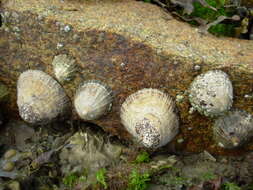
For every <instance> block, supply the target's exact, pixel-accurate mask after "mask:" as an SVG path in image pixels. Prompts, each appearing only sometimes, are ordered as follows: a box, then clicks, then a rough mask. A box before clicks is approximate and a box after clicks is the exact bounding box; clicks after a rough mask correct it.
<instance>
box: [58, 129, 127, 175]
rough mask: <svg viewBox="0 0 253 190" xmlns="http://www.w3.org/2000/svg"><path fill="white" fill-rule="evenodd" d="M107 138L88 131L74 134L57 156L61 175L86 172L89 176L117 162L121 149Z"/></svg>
mask: <svg viewBox="0 0 253 190" xmlns="http://www.w3.org/2000/svg"><path fill="white" fill-rule="evenodd" d="M107 138H108V137H105V136H104V135H103V134H101V133H95V132H93V131H92V130H89V129H85V130H83V131H79V132H76V133H75V134H74V135H73V136H71V137H70V138H69V140H68V144H67V145H66V146H65V147H64V148H62V150H61V152H60V154H59V158H60V164H61V170H62V173H63V174H64V175H68V174H70V173H79V174H82V173H83V172H84V171H87V172H88V174H89V175H90V174H94V173H95V172H96V171H97V170H98V169H100V168H104V167H106V166H109V165H111V164H114V163H116V162H117V161H119V158H120V154H121V151H122V147H121V146H120V145H116V144H113V143H111V142H110V141H109V139H107Z"/></svg>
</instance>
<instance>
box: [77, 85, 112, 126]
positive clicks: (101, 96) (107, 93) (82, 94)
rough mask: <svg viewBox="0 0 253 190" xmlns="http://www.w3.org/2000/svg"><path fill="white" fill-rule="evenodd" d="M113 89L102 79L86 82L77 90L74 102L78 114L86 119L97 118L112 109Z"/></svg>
mask: <svg viewBox="0 0 253 190" xmlns="http://www.w3.org/2000/svg"><path fill="white" fill-rule="evenodd" d="M112 100H113V95H112V90H111V89H110V88H109V87H108V86H107V85H105V84H103V83H101V82H100V81H96V80H90V81H86V82H84V83H83V84H82V85H81V86H80V87H79V89H78V90H77V93H76V96H75V100H74V104H75V109H76V112H77V113H78V115H79V116H80V117H81V118H82V119H83V120H86V121H90V120H95V119H98V118H100V117H101V116H102V115H105V114H106V113H107V112H108V111H110V109H111V106H112Z"/></svg>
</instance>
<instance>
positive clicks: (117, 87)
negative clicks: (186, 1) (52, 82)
mask: <svg viewBox="0 0 253 190" xmlns="http://www.w3.org/2000/svg"><path fill="white" fill-rule="evenodd" d="M1 17H2V19H1V20H2V21H3V24H2V26H1V27H0V66H1V67H0V81H3V82H4V83H5V84H7V85H8V87H9V88H10V100H9V103H8V106H7V109H6V111H8V110H9V113H15V114H17V113H18V112H17V105H16V81H17V78H18V76H19V75H20V73H21V72H23V71H25V70H27V69H40V70H43V71H45V72H47V73H48V74H50V75H51V76H54V73H53V66H52V61H53V58H54V56H56V55H59V54H66V55H69V56H71V57H73V58H74V59H75V60H76V62H75V63H76V66H77V67H78V69H77V70H78V72H77V73H76V77H75V78H74V80H72V81H71V82H69V83H67V84H64V85H63V86H64V88H65V89H66V91H67V93H68V95H69V96H70V97H71V98H73V96H74V92H75V91H76V89H77V87H78V85H79V84H80V83H81V82H82V81H83V80H88V79H89V80H90V79H97V80H101V81H103V82H105V83H106V84H108V85H109V86H110V87H111V88H112V90H113V91H114V93H115V99H114V102H113V106H112V111H111V112H110V113H109V114H107V115H106V116H105V117H103V118H101V119H99V120H96V121H95V123H96V124H98V125H100V126H102V127H103V129H105V130H106V131H109V132H110V133H112V134H114V135H118V136H120V137H121V138H123V139H130V135H129V134H128V133H127V132H126V130H124V128H123V126H122V125H121V124H120V118H119V110H120V105H121V104H122V102H123V101H124V100H125V99H126V97H127V96H129V95H130V94H132V93H134V92H136V91H137V90H139V89H142V88H158V89H160V90H163V91H164V92H166V93H168V94H169V95H170V96H171V97H174V98H176V97H177V96H178V95H180V96H181V95H182V96H184V97H187V89H188V87H189V85H190V83H191V82H192V80H193V78H194V77H195V76H197V75H198V74H201V73H203V72H206V71H208V70H210V69H221V70H223V71H225V72H226V73H227V74H228V75H229V77H230V79H231V81H232V84H233V88H234V95H235V100H234V104H233V106H234V107H236V108H240V109H244V110H245V111H248V112H249V113H251V114H252V113H253V99H252V98H245V97H246V95H248V94H251V93H252V91H253V53H252V52H253V42H252V41H247V40H239V39H231V38H217V37H214V36H211V35H209V34H208V35H203V34H201V33H199V31H198V29H196V28H192V27H191V26H189V25H188V24H186V23H182V22H179V21H178V20H176V19H174V18H172V17H171V16H170V15H168V14H167V13H165V12H163V10H162V9H160V8H159V7H157V6H155V5H151V4H147V3H143V2H136V1H133V0H124V1H117V2H110V1H109V2H108V1H106V2H104V1H102V2H99V3H96V2H89V1H88V2H83V3H80V2H79V1H59V0H52V1H47V0H22V1H16V0H5V1H3V2H2V5H1ZM196 66H197V67H196ZM195 68H198V69H195ZM6 105H7V104H6ZM177 107H178V110H179V114H180V120H181V121H180V127H181V133H180V134H179V135H178V136H177V138H176V139H180V138H183V139H184V142H183V143H181V144H176V146H177V148H179V149H180V148H182V149H184V150H185V151H189V152H197V151H201V150H204V149H206V150H208V151H209V152H212V153H216V154H219V153H227V154H228V153H231V152H229V151H226V152H224V150H223V149H221V148H218V147H217V146H214V143H213V141H212V130H211V126H212V124H213V121H212V120H210V119H208V118H206V117H204V116H200V115H199V114H198V113H193V114H189V109H190V104H189V101H188V99H187V98H184V99H183V100H182V101H180V102H178V103H177ZM73 118H78V117H77V115H76V113H74V111H73ZM189 129H191V130H189ZM175 142H176V141H175ZM252 149H253V146H248V147H246V150H252ZM241 150H242V151H243V149H241ZM241 150H240V151H241ZM240 151H233V153H240Z"/></svg>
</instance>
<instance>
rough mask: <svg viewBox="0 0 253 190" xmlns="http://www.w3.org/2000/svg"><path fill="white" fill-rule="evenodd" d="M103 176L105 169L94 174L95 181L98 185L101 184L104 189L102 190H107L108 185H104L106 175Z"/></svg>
mask: <svg viewBox="0 0 253 190" xmlns="http://www.w3.org/2000/svg"><path fill="white" fill-rule="evenodd" d="M105 174H106V169H105V168H101V169H99V170H98V171H97V173H96V179H97V182H98V184H101V185H102V186H103V187H104V189H107V188H108V185H107V183H106V175H105Z"/></svg>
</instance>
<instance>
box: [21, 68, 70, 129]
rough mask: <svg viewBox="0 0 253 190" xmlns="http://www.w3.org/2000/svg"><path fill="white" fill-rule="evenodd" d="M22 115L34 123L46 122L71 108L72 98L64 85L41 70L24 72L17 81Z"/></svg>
mask: <svg viewBox="0 0 253 190" xmlns="http://www.w3.org/2000/svg"><path fill="white" fill-rule="evenodd" d="M17 104H18V108H19V114H20V116H21V117H22V118H23V119H24V120H25V121H26V122H29V123H32V124H46V123H49V122H51V121H53V120H54V119H56V118H58V117H61V116H64V115H65V114H66V113H67V112H68V111H69V110H70V100H69V98H68V97H67V95H66V93H65V91H64V89H63V87H62V86H61V85H60V84H59V83H58V82H57V81H56V80H55V79H53V78H52V77H51V76H49V75H48V74H46V73H44V72H43V71H39V70H28V71H25V72H23V73H22V74H21V75H20V76H19V79H18V82H17Z"/></svg>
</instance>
